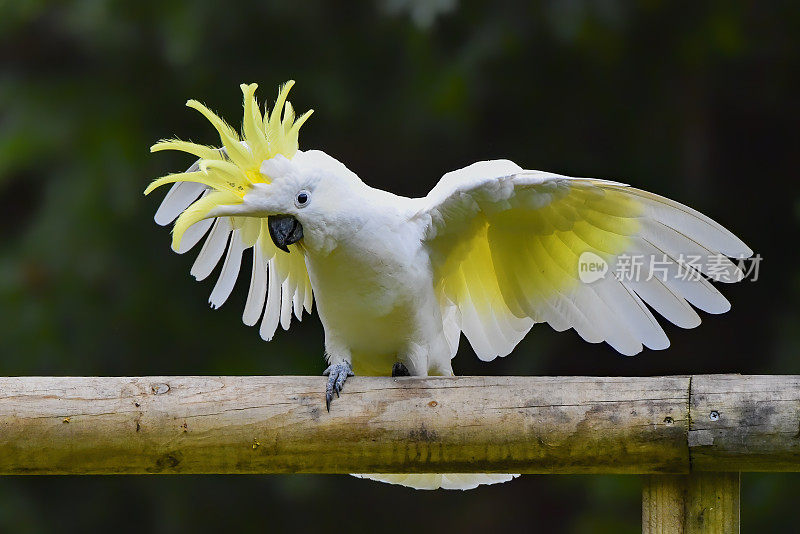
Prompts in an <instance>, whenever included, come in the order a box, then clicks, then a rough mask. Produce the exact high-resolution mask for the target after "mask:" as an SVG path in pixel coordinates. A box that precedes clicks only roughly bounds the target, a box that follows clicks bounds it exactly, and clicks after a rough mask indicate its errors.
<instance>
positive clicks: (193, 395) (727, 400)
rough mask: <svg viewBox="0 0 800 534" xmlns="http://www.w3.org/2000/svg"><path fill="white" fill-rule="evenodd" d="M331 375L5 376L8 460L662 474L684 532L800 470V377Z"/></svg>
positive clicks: (1, 431) (52, 465)
mask: <svg viewBox="0 0 800 534" xmlns="http://www.w3.org/2000/svg"><path fill="white" fill-rule="evenodd" d="M324 380H325V379H324V378H323V377H136V378H126V377H17V378H14V377H9V378H0V474H5V475H9V474H134V473H301V472H303V473H350V472H372V473H381V472H383V473H393V472H411V473H413V472H486V473H489V472H514V473H629V474H650V475H652V474H656V475H664V476H654V477H648V478H647V479H646V480H647V483H646V484H645V490H644V494H643V503H644V506H643V522H644V525H645V527H646V528H649V529H651V530H649V531H652V532H656V531H664V532H672V531H676V530H674V529H673V530H670V528H671V527H670V528H667V527H664V525H665V524H666V523H663V522H660V521H661V520H662V519H665V517H666V516H665V514H664V513H661V512H658V510H667V509H668V510H671V511H672V514H673V516H674V518H675V521H677V523H675V524H681V525H684V526H683V527H681V528H683V529H684V530H685V531H687V532H689V531H692V530H691V529H690V527H689V526H687V525H691V524H695V526H696V524H698V523H697V517H700V519H701V520H702V519H703V518H705V520H706V521H710V520H711V519H710V518H713V517H715V515H714V514H715V513H716V512H720V510H728V511H727V512H724V513H722V516H724V518H725V520H726V521H729V520H730V521H732V519H731V518H732V517H733V516H732V514H733V511H732V510H733V509H734V508H735V510H736V518H735V519H736V520H735V524H737V525H738V487H739V486H738V484H739V482H738V480H739V478H738V472H740V471H800V377H797V376H739V375H696V376H671V377H651V378H635V377H626V378H599V377H458V378H442V377H434V378H424V379H418V378H396V379H393V378H377V377H374V378H373V377H354V378H352V379H350V380H348V382H347V385H346V387H345V390H344V392H343V394H342V398H340V399H337V400H335V401H334V403H333V405H332V408H331V412H330V413H327V412H326V411H325V404H324V398H323V388H324ZM703 472H721V473H726V474H725V475H719V474H713V475H701V474H700V473H703ZM667 475H681V476H667ZM704 488H705V489H704ZM734 493H735V496H734ZM708 499H711V501H713V502H715V503H716V505H714V506H712V505H710V504H709V502H711V501H709V500H708ZM714 499H717V500H714ZM677 502H680V503H681V506H680V507H678V506H677V504H676V503H677ZM665 507H666V508H665ZM714 510H716V512H714ZM714 521H716V519H714ZM681 522H682V523H681ZM714 524H716V523H714ZM726 524H727V523H726ZM731 524H733V523H731ZM648 525H650V526H649V527H648ZM665 528H666V530H664V529H665ZM675 528H677V527H675ZM659 529H661V530H659Z"/></svg>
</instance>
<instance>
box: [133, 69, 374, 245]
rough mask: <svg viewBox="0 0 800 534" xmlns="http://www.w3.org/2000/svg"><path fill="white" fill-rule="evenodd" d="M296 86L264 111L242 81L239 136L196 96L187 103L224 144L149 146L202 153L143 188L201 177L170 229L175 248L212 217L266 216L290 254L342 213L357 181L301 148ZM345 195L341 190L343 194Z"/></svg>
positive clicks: (329, 160)
mask: <svg viewBox="0 0 800 534" xmlns="http://www.w3.org/2000/svg"><path fill="white" fill-rule="evenodd" d="M292 85H294V82H293V81H289V82H287V83H286V84H285V85H284V86H283V87H282V88H281V89H280V91H279V93H278V98H277V100H276V101H275V105H274V106H273V108H272V111H271V112H268V111H267V110H266V109H265V110H264V115H263V116H262V114H261V111H260V110H259V107H258V104H257V103H256V100H255V96H254V95H255V90H256V88H257V85H256V84H250V85H245V84H242V85H241V89H242V93H243V94H244V118H243V120H242V132H241V134H239V133H238V132H236V130H234V129H233V128H232V127H231V126H229V125H228V124H227V123H225V122H224V121H223V120H222V119H220V118H219V117H218V116H217V115H215V114H214V113H213V112H211V111H210V110H209V109H208V108H207V107H205V106H204V105H203V104H201V103H200V102H197V101H196V100H189V101H188V102H187V103H186V105H187V106H188V107H190V108H193V109H196V110H197V111H199V112H200V113H202V114H203V115H204V116H205V117H206V118H207V119H208V120H209V121H210V122H211V124H212V125H213V126H214V128H216V130H217V132H218V133H219V136H220V140H221V141H222V148H215V147H209V146H203V145H198V144H195V143H190V142H187V141H181V140H177V139H170V140H164V141H160V142H158V143H156V144H155V145H153V146H152V147H151V149H150V150H151V152H157V151H161V150H180V151H183V152H188V153H190V154H193V155H194V156H196V157H198V158H200V159H199V160H198V162H197V164H196V165H195V166H193V168H192V169H190V170H189V171H187V172H184V173H175V174H170V175H167V176H164V177H162V178H158V179H156V180H154V181H153V182H152V183H151V184H150V185H149V186H148V187H147V189H146V190H145V194H149V193H150V192H151V191H152V190H154V189H155V188H157V187H159V186H161V185H165V184H169V183H175V182H181V181H187V182H199V183H202V184H204V185H205V186H207V188H208V189H207V191H206V192H205V193H204V194H203V196H201V197H200V198H199V199H198V200H197V201H195V202H194V203H193V204H192V205H191V206H189V207H188V208H187V209H186V210H184V212H183V213H182V214H181V215H180V216H179V217H178V219H177V220H176V222H175V226H174V229H173V234H172V240H173V248H175V249H176V250H177V248H178V247H179V246H180V241H181V239H182V237H183V234H184V233H185V232H186V230H187V229H188V228H189V227H190V226H192V225H193V224H195V223H197V222H198V221H201V220H203V219H207V218H210V217H222V216H232V217H263V218H266V219H267V222H266V224H267V225H268V229H269V234H270V236H271V238H272V240H273V242H274V243H275V245H276V246H277V247H278V248H280V249H282V250H284V251H287V252H288V245H291V244H293V243H296V242H298V241H299V240H300V239H302V238H303V237H304V233H305V234H310V235H309V237H314V238H317V240H323V239H324V236H325V235H326V231H325V228H326V226H327V224H328V223H329V220H330V219H331V217H332V216H333V215H335V214H336V213H337V212H340V211H341V210H340V208H341V203H342V199H343V198H346V190H347V189H348V187H351V186H353V185H354V184H356V183H360V180H358V178H357V177H356V176H355V174H353V173H351V172H350V171H348V170H347V169H346V168H345V167H344V165H342V164H341V163H339V162H338V161H336V160H334V159H333V158H331V157H330V156H327V155H326V154H324V153H322V152H319V151H309V152H302V151H300V150H298V133H299V130H300V126H302V125H303V123H304V122H305V121H306V119H308V117H309V116H310V115H311V113H312V111H313V110H309V111H307V112H306V113H304V114H303V115H301V116H300V117H298V118H297V119H295V114H294V110H293V108H292V105H291V103H289V102H288V101H287V100H286V96H287V94H288V92H289V89H291V87H292ZM343 193H345V194H343Z"/></svg>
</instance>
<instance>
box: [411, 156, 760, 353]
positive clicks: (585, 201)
mask: <svg viewBox="0 0 800 534" xmlns="http://www.w3.org/2000/svg"><path fill="white" fill-rule="evenodd" d="M419 201H420V209H419V212H418V215H417V217H423V218H425V219H427V221H426V222H427V226H426V228H427V230H426V235H425V243H426V246H427V247H428V248H429V251H430V253H431V258H432V262H433V266H434V269H435V279H436V283H437V292H438V296H439V299H440V302H441V304H442V316H443V318H444V319H443V321H444V324H445V330H446V332H447V338H448V340H451V339H455V340H456V342H455V345H456V347H457V337H456V336H454V332H456V328H458V329H460V330H461V331H463V332H464V334H465V336H466V337H467V339H468V340H469V342H470V344H471V345H472V347H473V348H474V350H475V352H476V353H477V354H478V357H480V358H481V359H482V360H491V359H493V358H495V357H497V356H505V355H506V354H508V353H509V352H511V350H512V349H513V348H514V346H515V345H516V344H517V343H518V342H519V340H520V339H522V337H523V336H524V335H525V334H526V333H527V332H528V330H529V329H530V328H531V326H532V324H533V323H534V322H546V323H548V324H550V326H552V327H553V328H554V329H555V330H557V331H563V330H566V329H567V328H573V329H574V330H575V331H576V332H577V333H578V334H579V335H580V336H581V337H582V338H583V339H585V340H586V341H589V342H591V343H598V342H601V341H605V342H607V343H608V344H609V345H611V346H612V347H613V348H614V349H616V350H617V351H619V352H621V353H622V354H627V355H631V354H636V353H638V352H640V351H641V350H642V347H643V346H645V347H649V348H651V349H664V348H666V347H668V346H669V340H668V339H667V336H666V334H665V333H664V331H663V329H662V328H661V326H660V325H659V323H658V321H657V320H656V318H655V316H654V315H653V313H652V312H651V311H650V309H649V308H648V306H650V307H652V308H653V310H655V311H656V312H657V313H659V314H660V315H662V316H664V317H665V318H666V319H667V320H669V321H670V322H672V323H674V324H676V325H678V326H681V327H683V328H692V327H695V326H697V325H698V324H700V317H699V316H698V315H697V313H696V312H695V311H694V309H693V308H692V306H695V307H697V308H699V309H701V310H703V311H706V312H708V313H723V312H725V311H727V310H728V309H729V308H730V304H729V303H728V301H727V299H725V297H723V296H722V294H720V292H719V291H717V289H716V288H715V287H714V286H713V285H711V283H709V281H708V280H707V279H706V277H704V276H701V275H700V273H702V274H704V275H706V276H707V277H709V278H711V279H712V280H719V281H725V282H734V281H738V280H741V278H742V272H741V270H740V269H739V268H738V267H737V266H736V265H735V264H734V263H733V262H732V261H730V260H729V259H728V258H727V257H726V256H729V257H733V258H746V257H748V256H750V255H751V254H752V251H751V250H750V249H749V248H748V247H747V246H746V245H745V244H744V243H743V242H742V241H741V240H739V239H738V238H737V237H736V236H735V235H733V234H732V233H731V232H729V231H728V230H726V229H725V228H723V227H722V226H721V225H719V224H718V223H716V222H715V221H713V220H711V219H710V218H708V217H706V216H705V215H703V214H701V213H699V212H698V211H696V210H693V209H691V208H689V207H687V206H684V205H682V204H679V203H678V202H675V201H672V200H669V199H666V198H664V197H660V196H658V195H655V194H652V193H648V192H646V191H642V190H639V189H635V188H632V187H630V186H628V185H626V184H621V183H617V182H611V181H607V180H594V179H587V178H570V177H567V176H561V175H557V174H552V173H546V172H540V171H525V170H523V169H522V168H521V167H519V166H517V165H516V164H514V163H512V162H510V161H507V160H498V161H485V162H480V163H476V164H474V165H470V166H469V167H466V168H464V169H461V170H458V171H454V172H451V173H448V174H446V175H445V176H444V177H442V179H441V181H440V182H439V184H437V185H436V187H434V188H433V190H432V191H431V192H430V193H429V194H428V196H426V197H425V198H424V199H419ZM587 251H588V252H592V253H594V254H597V255H598V256H600V257H601V258H603V259H604V260H606V262H607V263H608V266H609V276H606V277H604V278H601V279H600V280H598V281H596V282H593V283H582V282H581V281H580V277H579V275H578V264H579V261H578V260H579V257H580V255H581V254H582V253H583V252H587ZM633 256H637V257H639V258H641V260H642V262H643V264H644V266H645V267H644V268H643V270H642V272H641V276H638V277H634V276H632V277H630V279H627V278H625V277H616V276H613V273H616V272H619V270H620V268H622V267H624V265H622V262H623V261H626V259H628V258H630V257H633ZM692 256H702V257H703V259H704V260H708V259H710V258H712V257H713V258H715V261H713V264H714V269H711V268H710V267H709V265H710V262H709V261H702V262H700V263H699V264H697V265H696V266H695V267H693V266H692V265H691V264H689V265H687V264H686V259H685V258H689V257H692ZM654 265H655V266H657V269H658V273H656V267H653V266H654ZM698 271H699V272H698ZM651 275H653V276H651ZM450 345H451V349H452V348H453V343H452V342H451V343H450ZM454 352H455V349H453V353H454Z"/></svg>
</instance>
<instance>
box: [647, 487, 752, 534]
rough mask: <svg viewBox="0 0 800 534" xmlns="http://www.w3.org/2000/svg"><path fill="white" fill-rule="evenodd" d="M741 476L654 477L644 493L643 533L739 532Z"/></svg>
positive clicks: (726, 533)
mask: <svg viewBox="0 0 800 534" xmlns="http://www.w3.org/2000/svg"><path fill="white" fill-rule="evenodd" d="M739 487H740V477H739V473H693V474H691V475H650V476H648V477H646V478H645V482H644V488H643V491H642V532H643V533H647V534H656V533H658V534H673V533H674V534H699V533H717V532H720V533H725V534H728V533H737V532H739Z"/></svg>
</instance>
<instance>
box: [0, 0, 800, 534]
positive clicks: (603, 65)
mask: <svg viewBox="0 0 800 534" xmlns="http://www.w3.org/2000/svg"><path fill="white" fill-rule="evenodd" d="M436 4H438V5H439V6H441V8H442V9H441V12H440V13H436V12H435V11H436V10H431V8H430V4H425V3H424V2H408V1H407V0H385V1H383V2H377V3H364V2H357V3H353V2H347V3H336V4H334V3H328V2H317V1H306V2H291V3H277V2H270V1H265V0H262V1H258V2H246V3H237V2H227V3H223V2H214V1H210V0H207V1H198V2H177V1H163V2H131V1H118V2H110V1H109V2H100V1H82V2H44V1H35V0H29V1H26V0H12V1H0V13H2V16H0V228H2V230H1V233H0V310H2V320H0V354H1V355H2V357H1V358H0V374H1V375H42V374H44V375H148V374H268V375H269V374H319V373H321V372H322V370H323V368H324V362H323V359H322V348H323V344H322V340H323V339H322V329H321V327H320V325H319V321H318V319H317V318H316V317H312V318H310V319H306V321H304V322H303V323H302V324H301V325H295V326H294V327H293V329H292V331H291V332H290V333H280V334H279V335H278V336H277V338H276V339H275V341H273V342H272V343H271V344H266V343H264V342H263V341H261V340H260V339H259V337H258V332H257V330H256V329H253V328H247V327H245V326H243V325H242V324H241V321H240V316H241V309H242V305H243V302H244V295H245V291H246V287H245V285H246V284H242V283H240V285H239V286H238V287H237V290H236V292H235V294H234V296H233V298H232V299H231V302H229V303H228V304H226V305H225V306H224V307H223V308H222V309H221V310H219V311H211V310H209V309H208V306H207V305H206V299H207V296H208V293H209V292H210V290H211V287H212V284H213V282H211V281H206V282H204V283H200V284H198V283H196V282H194V281H193V280H192V279H191V278H190V277H189V274H188V271H189V267H190V265H191V261H192V259H191V258H189V257H185V256H184V257H180V256H176V255H175V254H173V253H172V252H170V250H169V236H168V231H167V230H166V229H163V228H159V227H157V226H156V225H155V224H154V223H153V221H152V214H153V212H154V210H155V208H156V206H157V205H158V202H159V201H160V198H161V197H162V195H163V193H161V192H159V193H157V194H155V195H154V196H153V197H150V198H144V197H143V196H142V190H143V189H144V187H145V185H146V184H147V183H148V182H149V181H150V180H151V179H152V178H154V177H156V176H160V175H163V174H165V173H167V172H171V171H176V170H179V169H180V168H182V167H185V166H187V165H188V163H189V162H190V159H187V158H186V157H182V156H181V155H178V154H158V155H150V154H149V153H148V147H149V146H150V145H151V144H152V143H153V142H154V141H156V140H157V139H159V138H162V137H168V136H172V135H178V136H180V137H182V138H188V139H192V140H195V141H200V142H205V143H214V142H215V137H214V134H213V130H212V129H211V127H210V126H209V124H208V123H207V122H206V121H205V120H204V119H202V117H200V116H199V115H198V114H196V113H195V112H193V111H191V110H188V109H186V108H184V107H183V103H184V102H185V100H186V99H187V98H197V99H199V100H201V101H204V102H206V103H208V104H209V105H210V106H211V107H212V108H213V109H215V110H217V111H219V112H220V113H221V114H222V115H223V116H224V117H226V118H228V120H229V121H231V122H232V123H233V124H238V122H239V120H240V117H241V107H240V106H241V93H240V91H239V88H238V84H239V83H241V82H258V83H259V84H260V87H261V89H260V92H259V94H260V96H261V98H262V99H264V98H270V99H272V98H274V95H275V94H276V90H277V86H278V85H279V84H280V83H282V82H283V81H285V80H287V79H289V78H294V79H296V80H297V86H296V87H295V89H294V90H293V93H292V102H293V103H294V104H295V106H296V108H297V109H299V110H301V111H304V110H306V109H308V108H310V107H313V108H315V109H316V113H315V114H314V116H313V117H312V118H311V119H310V121H309V122H308V123H307V124H306V126H304V128H303V132H302V134H301V139H300V141H301V146H302V147H304V148H321V149H323V150H325V151H326V152H328V153H329V154H331V155H333V156H335V157H337V158H338V159H340V160H342V161H343V162H345V163H346V164H347V165H348V166H349V167H350V168H351V169H353V170H354V171H356V172H357V173H358V174H359V175H360V176H361V177H362V178H363V179H364V180H365V181H366V182H368V183H370V184H372V185H375V186H378V187H384V188H387V189H391V190H392V191H395V192H398V193H401V194H406V195H415V196H419V195H423V194H425V193H426V192H427V191H428V189H429V188H430V187H431V186H432V185H433V184H434V183H435V182H436V181H437V180H438V178H439V177H440V176H441V175H442V174H443V173H444V172H446V171H449V170H452V169H455V168H459V167H461V166H464V165H466V164H468V163H471V162H473V161H476V160H480V159H486V158H496V157H508V158H511V159H513V160H514V161H516V162H518V163H519V164H521V165H523V166H525V167H527V168H535V169H544V170H550V171H555V172H561V173H565V174H571V175H578V176H594V177H600V178H610V179H619V180H622V181H626V182H628V183H631V184H634V185H637V186H640V187H642V188H645V189H649V190H652V191H655V192H658V193H661V194H664V195H667V196H669V197H672V198H674V199H676V200H679V201H682V202H685V203H687V204H690V205H691V206H693V207H695V208H698V209H700V210H701V211H703V212H704V213H707V214H709V215H710V216H712V217H714V218H715V219H717V220H719V221H720V222H722V223H723V224H724V225H726V226H727V227H729V228H730V229H732V230H733V231H734V232H735V233H737V234H738V235H739V236H740V237H742V238H743V239H744V240H745V241H746V242H747V243H748V244H749V245H751V246H752V247H753V249H754V250H756V251H757V252H759V253H760V254H761V255H762V256H763V257H764V261H763V263H762V265H761V278H760V280H758V281H757V282H755V283H750V282H746V283H742V284H739V285H738V286H734V287H732V286H725V287H724V288H723V289H724V292H725V294H726V296H728V297H729V299H730V300H731V302H732V303H733V310H732V311H731V312H730V313H728V314H726V315H724V316H708V315H703V322H704V324H703V325H702V326H701V327H700V328H698V329H696V330H691V331H682V330H680V329H678V328H675V327H671V326H669V327H667V332H668V334H669V335H670V337H671V339H672V347H671V348H670V349H669V350H667V351H664V352H652V351H646V352H644V353H643V354H641V355H639V356H637V357H635V358H625V357H622V356H619V355H618V354H616V353H615V352H613V351H612V350H611V349H610V348H609V347H607V346H606V345H599V346H596V345H589V344H587V343H584V342H582V341H581V340H580V339H579V338H578V337H577V335H575V334H574V332H571V331H570V332H568V333H562V334H556V333H554V332H553V331H551V330H550V329H549V328H548V327H547V326H537V327H535V328H534V330H533V332H532V333H531V334H530V335H529V336H528V338H527V339H526V340H525V341H524V342H523V343H521V344H520V346H519V347H518V348H517V350H516V351H515V353H514V354H513V356H512V357H509V358H505V359H500V360H498V361H495V362H492V363H489V364H483V363H480V362H479V361H478V360H477V359H476V358H475V357H474V356H473V355H472V354H471V351H470V350H469V348H468V345H467V344H466V343H465V342H463V341H462V351H461V354H460V355H459V356H458V357H457V358H456V360H455V361H454V365H455V369H456V372H457V373H459V374H498V375H500V374H569V375H572V374H593V375H594V374H596V375H652V374H677V373H708V372H741V373H775V374H787V373H800V357H799V356H800V351H798V348H799V347H798V346H799V345H800V333H798V329H797V327H798V306H797V305H798V297H799V296H800V294H799V293H800V292H799V291H798V290H799V289H800V283H799V282H800V277H799V276H798V274H800V266H799V264H798V260H800V257H799V255H798V252H797V245H798V239H797V237H798V233H797V217H798V212H799V211H800V210H798V206H799V205H800V204H798V198H800V194H798V193H799V191H798V189H799V188H798V186H797V180H798V177H797V172H796V171H797V162H798V157H797V148H798V138H797V131H798V119H800V105H799V104H798V102H800V99H798V82H800V51H799V47H798V44H799V42H798V39H799V38H798V35H800V10H799V9H798V7H797V4H796V3H794V2H711V3H702V2H700V3H694V2H693V3H686V4H682V3H677V2H666V1H656V0H651V1H644V2H633V3H631V2H623V1H617V0H594V1H593V0H562V1H558V0H552V1H549V2H536V3H524V2H489V3H485V4H483V3H473V2H456V1H455V0H439V1H438V2H436ZM426 5H427V6H428V7H427V8H426ZM415 6H416V7H415ZM246 269H248V268H247V267H246ZM0 394H1V393H0ZM320 402H322V399H321V398H320ZM339 402H346V398H345V399H343V400H341V401H339ZM743 483H744V486H743V494H742V497H743V501H742V502H743V506H742V512H743V525H744V529H745V531H754V530H756V529H758V530H759V531H761V532H775V531H781V530H783V531H786V532H789V531H791V530H793V529H792V528H790V525H792V523H793V521H794V516H795V514H796V500H797V497H796V495H797V492H798V490H800V475H745V476H744V477H743ZM639 503H640V496H639V480H638V479H637V478H636V477H633V476H630V477H622V476H597V477H595V476H574V477H566V476H525V477H522V478H521V479H519V480H517V481H515V482H513V483H510V484H504V485H501V486H495V487H489V488H482V489H479V490H475V491H470V492H464V493H462V492H449V493H448V492H435V493H430V492H413V491H411V490H408V489H404V488H398V487H393V486H388V485H381V484H377V483H374V482H368V481H361V480H356V479H353V478H351V477H347V476H308V475H305V476H299V475H298V476H225V477H222V476H202V477H201V476H181V477H169V476H147V477H144V476H142V477H87V478H79V477H63V478H51V477H35V478H34V477H31V478H25V477H18V478H17V477H10V478H3V479H0V531H4V532H9V531H13V532H17V533H26V532H55V531H79V530H80V531H101V532H105V531H108V530H111V529H114V530H119V531H127V530H134V529H135V530H138V531H142V530H145V531H147V532H152V533H161V532H176V531H186V532H202V531H206V530H208V531H232V530H234V529H235V530H236V531H241V532H248V531H250V532H252V531H261V530H263V529H268V528H269V527H272V526H278V527H285V528H287V529H289V528H292V529H299V530H310V529H312V528H313V529H314V530H317V531H320V530H323V531H324V530H327V529H332V530H335V531H341V532H347V531H358V530H365V531H366V530H374V529H376V528H381V529H385V530H387V531H398V532H399V531H409V530H418V531H419V530H434V529H436V530H437V531H439V532H442V531H445V530H448V529H453V530H456V529H457V530H460V531H477V530H490V529H494V528H504V527H508V528H511V527H513V528H515V529H522V530H523V531H525V530H531V531H533V530H544V531H547V532H597V531H605V532H625V531H629V532H635V531H637V530H638V528H639V527H638V525H639V517H640V512H639V506H640V504H639Z"/></svg>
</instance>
